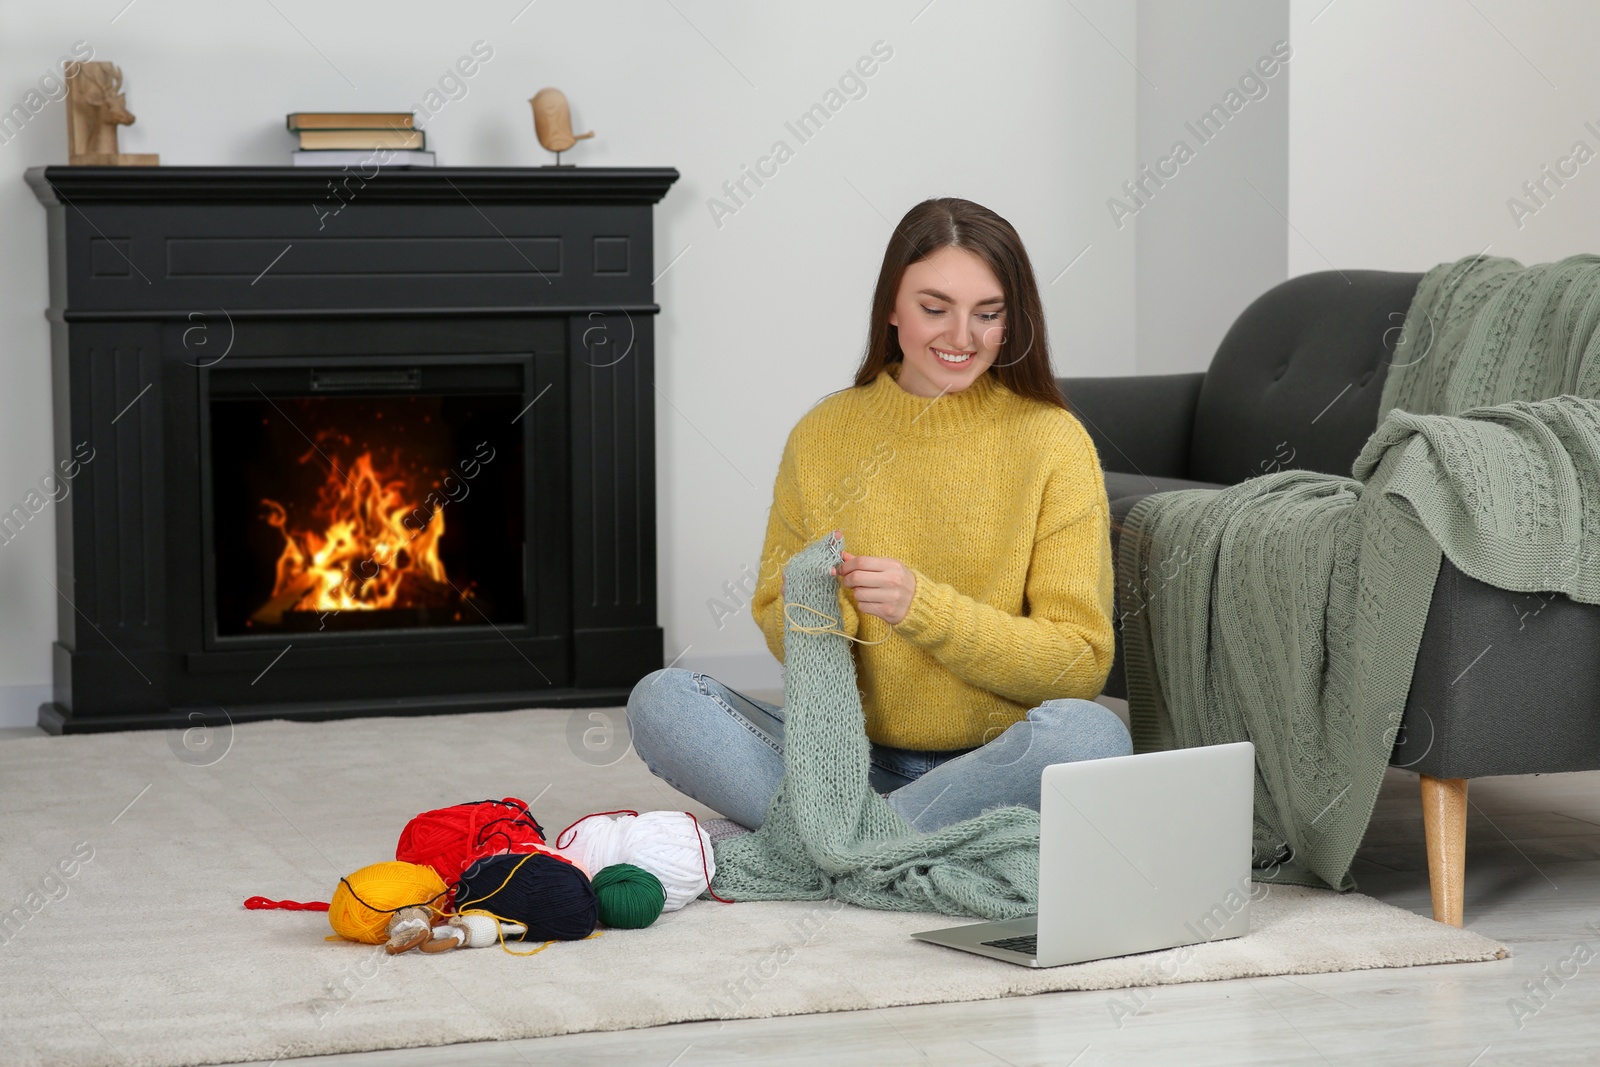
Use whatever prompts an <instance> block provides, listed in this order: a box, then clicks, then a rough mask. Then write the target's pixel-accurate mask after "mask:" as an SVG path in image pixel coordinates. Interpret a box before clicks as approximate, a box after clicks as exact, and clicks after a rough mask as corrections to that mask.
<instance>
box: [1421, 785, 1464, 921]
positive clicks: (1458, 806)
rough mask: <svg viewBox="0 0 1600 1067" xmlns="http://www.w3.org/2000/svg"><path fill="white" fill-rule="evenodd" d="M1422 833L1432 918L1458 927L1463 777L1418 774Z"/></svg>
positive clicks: (1461, 900)
mask: <svg viewBox="0 0 1600 1067" xmlns="http://www.w3.org/2000/svg"><path fill="white" fill-rule="evenodd" d="M1421 778H1422V832H1423V834H1424V835H1425V836H1426V837H1427V840H1428V888H1429V889H1430V890H1431V891H1432V894H1433V917H1434V919H1436V920H1437V921H1439V922H1442V923H1449V924H1450V925H1451V926H1460V925H1461V921H1462V911H1463V907H1464V905H1465V903H1466V873H1467V867H1466V864H1467V779H1465V778H1434V777H1432V776H1430V775H1426V774H1424V775H1422V776H1421Z"/></svg>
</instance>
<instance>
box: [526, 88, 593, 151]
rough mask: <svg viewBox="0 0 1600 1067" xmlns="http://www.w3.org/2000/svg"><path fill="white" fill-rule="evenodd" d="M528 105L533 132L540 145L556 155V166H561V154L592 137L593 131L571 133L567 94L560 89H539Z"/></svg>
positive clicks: (570, 112)
mask: <svg viewBox="0 0 1600 1067" xmlns="http://www.w3.org/2000/svg"><path fill="white" fill-rule="evenodd" d="M528 103H529V104H531V105H533V132H534V133H535V134H536V135H537V136H538V138H539V143H540V144H542V145H544V146H545V147H546V148H548V149H549V150H550V151H552V152H554V153H555V154H556V166H558V167H559V166H561V153H563V152H565V151H566V150H567V149H569V148H571V147H572V146H573V145H575V144H577V143H578V142H579V141H582V140H584V139H585V138H589V137H593V136H594V131H593V130H590V131H589V132H588V133H580V134H574V133H573V132H572V109H571V108H570V107H568V106H567V94H566V93H563V92H562V91H561V90H560V89H540V90H539V91H538V92H537V93H535V94H534V95H533V97H532V98H531V99H529V101H528ZM568 165H569V166H570V165H571V164H568Z"/></svg>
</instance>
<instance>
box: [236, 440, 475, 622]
mask: <svg viewBox="0 0 1600 1067" xmlns="http://www.w3.org/2000/svg"><path fill="white" fill-rule="evenodd" d="M417 496H418V494H417V493H416V492H415V490H413V489H412V486H411V482H410V480H409V479H407V478H405V477H403V476H402V477H392V478H387V479H386V478H384V477H383V476H381V475H380V474H379V473H378V471H377V470H376V468H374V466H373V463H372V453H371V452H364V453H362V454H361V455H360V456H358V457H357V458H356V461H355V463H354V464H353V465H352V466H351V467H350V468H349V469H348V470H344V471H341V470H340V469H339V467H338V465H337V464H336V463H335V464H333V469H332V470H330V471H329V472H328V477H327V480H326V481H325V482H324V483H323V485H322V487H321V488H320V489H319V490H318V502H317V505H316V506H315V507H314V508H313V509H312V514H313V515H315V516H317V517H318V518H319V519H321V520H323V521H324V522H325V525H324V527H323V528H322V529H321V530H291V529H290V528H289V514H288V511H287V509H285V508H284V506H283V505H282V504H280V503H278V502H277V501H276V500H268V499H263V500H262V501H261V503H262V505H263V506H264V507H265V508H266V514H265V516H264V518H265V519H266V521H267V522H268V523H270V524H271V525H273V526H276V527H277V528H278V529H279V530H280V531H282V533H283V542H284V543H283V552H282V553H281V554H280V555H279V556H278V563H277V577H276V581H275V583H274V585H273V588H272V596H271V597H269V598H268V600H267V602H266V603H265V604H263V605H262V606H261V607H260V608H258V609H257V610H256V612H255V614H254V615H252V616H251V618H252V620H254V621H257V622H264V623H271V624H277V623H280V622H282V621H283V614H284V612H286V611H309V612H340V611H375V610H378V609H381V608H408V607H417V606H421V605H423V604H431V603H437V602H438V601H439V600H440V594H441V592H442V591H443V590H444V589H448V592H449V593H451V594H453V593H454V588H453V587H452V586H450V582H449V579H448V578H447V577H446V576H445V568H444V562H443V561H442V560H441V559H440V558H439V538H440V537H442V536H443V535H444V512H443V510H442V509H434V508H430V507H427V506H425V505H424V504H422V503H420V502H419V501H418V500H417V499H416V497H417Z"/></svg>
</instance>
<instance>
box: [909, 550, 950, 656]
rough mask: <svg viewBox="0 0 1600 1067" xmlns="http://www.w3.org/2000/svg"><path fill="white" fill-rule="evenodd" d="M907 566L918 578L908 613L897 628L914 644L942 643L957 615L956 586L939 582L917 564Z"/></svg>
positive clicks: (948, 634)
mask: <svg viewBox="0 0 1600 1067" xmlns="http://www.w3.org/2000/svg"><path fill="white" fill-rule="evenodd" d="M908 569H909V570H910V571H911V574H912V576H913V577H915V578H916V580H917V589H916V592H914V593H913V594H912V595H911V607H909V608H908V609H906V617H905V618H903V619H901V620H900V621H899V622H898V623H896V624H895V627H894V631H895V633H897V634H899V635H900V636H902V637H905V638H908V639H910V641H911V643H912V644H915V645H922V646H929V645H937V644H940V643H941V642H943V641H945V640H946V639H947V638H948V637H949V636H950V628H951V624H952V623H953V622H954V619H955V615H954V612H953V610H952V599H953V597H954V596H955V592H956V591H955V587H954V586H949V585H945V584H944V583H943V582H936V581H934V580H933V579H931V578H929V577H928V576H927V575H926V574H923V573H922V572H921V571H919V570H918V569H917V568H915V567H910V568H908Z"/></svg>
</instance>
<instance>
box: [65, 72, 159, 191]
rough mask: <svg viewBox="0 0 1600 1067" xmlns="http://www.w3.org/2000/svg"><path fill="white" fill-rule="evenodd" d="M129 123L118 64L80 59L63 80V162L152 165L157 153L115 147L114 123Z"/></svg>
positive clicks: (155, 161) (130, 116)
mask: <svg viewBox="0 0 1600 1067" xmlns="http://www.w3.org/2000/svg"><path fill="white" fill-rule="evenodd" d="M131 125H133V115H132V114H131V113H129V111H128V106H127V101H126V97H125V96H124V94H123V92H122V68H121V67H118V66H117V65H116V64H114V63H104V62H97V63H81V64H79V65H78V72H77V74H76V75H75V76H73V77H72V78H70V79H68V81H67V162H68V163H70V164H73V165H75V166H78V165H100V166H123V167H128V166H144V167H153V166H156V165H158V163H159V162H160V156H158V155H155V154H153V153H143V152H139V153H131V154H130V153H126V152H118V151H117V127H118V126H131Z"/></svg>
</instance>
